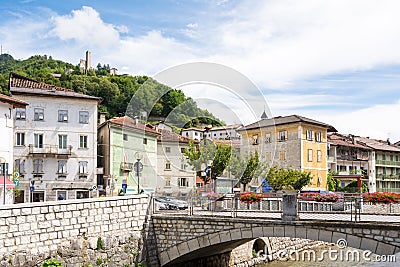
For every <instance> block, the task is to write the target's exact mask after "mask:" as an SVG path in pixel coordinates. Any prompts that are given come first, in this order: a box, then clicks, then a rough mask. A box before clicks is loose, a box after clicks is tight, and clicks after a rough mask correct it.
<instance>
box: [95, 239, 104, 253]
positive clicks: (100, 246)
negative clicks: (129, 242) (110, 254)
mask: <svg viewBox="0 0 400 267" xmlns="http://www.w3.org/2000/svg"><path fill="white" fill-rule="evenodd" d="M97 250H104V242H103V240H102V239H101V237H100V236H99V237H98V238H97Z"/></svg>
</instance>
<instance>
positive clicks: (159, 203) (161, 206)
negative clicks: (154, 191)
mask: <svg viewBox="0 0 400 267" xmlns="http://www.w3.org/2000/svg"><path fill="white" fill-rule="evenodd" d="M154 208H155V209H156V210H169V209H170V207H169V205H168V204H167V203H166V202H165V201H164V200H162V199H160V198H154Z"/></svg>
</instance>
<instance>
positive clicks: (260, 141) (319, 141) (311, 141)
mask: <svg viewBox="0 0 400 267" xmlns="http://www.w3.org/2000/svg"><path fill="white" fill-rule="evenodd" d="M327 132H336V129H335V128H334V127H332V126H331V125H329V124H326V123H322V122H319V121H316V120H312V119H309V118H305V117H302V116H299V115H290V116H278V117H274V118H270V119H268V118H266V117H264V118H263V119H261V120H259V121H257V122H255V123H252V124H250V125H247V126H244V127H243V128H241V129H240V130H239V133H240V134H241V135H242V146H241V152H242V153H243V154H244V155H247V154H248V153H249V152H254V151H258V153H259V156H260V160H261V161H264V162H266V163H267V164H268V165H269V166H274V165H277V166H279V167H283V168H293V169H297V170H302V171H308V172H311V174H312V177H313V178H312V181H311V184H310V185H309V186H308V187H307V188H304V189H306V190H326V188H327V174H328V169H327V154H326V153H327Z"/></svg>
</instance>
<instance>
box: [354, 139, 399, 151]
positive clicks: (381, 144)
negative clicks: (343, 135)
mask: <svg viewBox="0 0 400 267" xmlns="http://www.w3.org/2000/svg"><path fill="white" fill-rule="evenodd" d="M354 138H355V139H356V140H357V142H359V143H361V144H364V145H366V146H368V147H370V148H373V149H375V150H382V151H391V152H400V148H399V147H396V146H394V145H389V144H388V142H387V141H383V140H378V139H372V138H368V137H361V136H355V137H354Z"/></svg>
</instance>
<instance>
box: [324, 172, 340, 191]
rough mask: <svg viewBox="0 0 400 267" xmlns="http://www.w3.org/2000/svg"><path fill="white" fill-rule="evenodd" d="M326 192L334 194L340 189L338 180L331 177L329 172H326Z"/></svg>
mask: <svg viewBox="0 0 400 267" xmlns="http://www.w3.org/2000/svg"><path fill="white" fill-rule="evenodd" d="M327 184H328V190H329V191H332V192H335V191H338V189H339V188H340V180H339V179H336V178H334V177H333V175H332V173H331V172H328V178H327Z"/></svg>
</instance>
